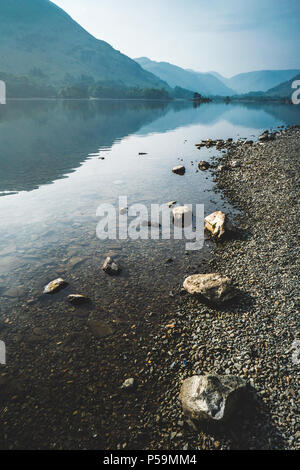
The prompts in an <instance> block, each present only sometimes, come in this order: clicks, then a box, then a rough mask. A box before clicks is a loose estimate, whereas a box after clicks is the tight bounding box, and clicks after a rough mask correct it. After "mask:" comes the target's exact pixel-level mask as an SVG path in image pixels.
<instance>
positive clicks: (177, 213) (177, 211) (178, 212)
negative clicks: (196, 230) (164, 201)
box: [172, 206, 193, 227]
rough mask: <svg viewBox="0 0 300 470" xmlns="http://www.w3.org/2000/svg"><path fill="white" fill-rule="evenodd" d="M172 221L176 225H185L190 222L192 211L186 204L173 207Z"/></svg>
mask: <svg viewBox="0 0 300 470" xmlns="http://www.w3.org/2000/svg"><path fill="white" fill-rule="evenodd" d="M172 214H173V223H174V225H176V226H177V227H187V226H189V225H191V223H192V217H193V213H192V211H191V210H190V208H189V207H187V206H180V207H175V208H174V209H173V210H172Z"/></svg>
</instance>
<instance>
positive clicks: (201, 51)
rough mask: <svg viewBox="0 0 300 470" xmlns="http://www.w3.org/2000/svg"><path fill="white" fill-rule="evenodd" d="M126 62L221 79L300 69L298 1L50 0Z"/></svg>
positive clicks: (299, 11)
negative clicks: (144, 61)
mask: <svg viewBox="0 0 300 470" xmlns="http://www.w3.org/2000/svg"><path fill="white" fill-rule="evenodd" d="M53 2H54V3H56V4H57V5H58V6H60V7H61V8H63V9H64V10H65V11H66V12H67V13H69V14H70V15H71V16H72V18H73V19H75V20H76V21H77V22H78V23H79V24H81V26H83V27H84V28H85V29H86V30H87V31H89V32H90V33H91V34H93V35H94V36H95V37H97V38H98V39H102V40H104V41H106V42H108V43H109V44H111V45H112V46H113V47H114V48H115V49H117V50H119V51H121V52H123V53H124V54H126V55H128V56H129V57H131V58H136V57H142V56H144V57H149V58H150V59H152V60H156V61H166V62H171V63H173V64H176V65H179V66H180V67H184V68H191V69H194V70H197V71H200V72H208V71H217V72H219V73H221V74H223V75H224V76H227V77H229V76H232V75H235V74H237V73H241V72H249V71H252V70H262V69H291V68H293V69H294V68H300V0H150V1H149V0H53Z"/></svg>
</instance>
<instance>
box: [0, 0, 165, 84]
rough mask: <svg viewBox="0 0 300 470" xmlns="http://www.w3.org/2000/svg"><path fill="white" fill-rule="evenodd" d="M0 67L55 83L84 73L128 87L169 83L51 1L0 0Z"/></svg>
mask: <svg viewBox="0 0 300 470" xmlns="http://www.w3.org/2000/svg"><path fill="white" fill-rule="evenodd" d="M112 27H113V25H112ZM0 71H1V72H4V73H10V74H14V75H22V74H29V75H35V76H38V77H39V78H40V79H44V80H45V81H47V82H48V83H51V84H57V83H62V82H63V81H64V80H65V79H66V77H69V78H70V76H72V77H73V78H74V79H76V78H78V77H80V76H81V75H85V76H90V77H93V78H94V79H95V80H97V81H110V82H112V81H113V82H115V83H118V84H120V85H126V86H128V87H132V86H138V87H143V88H168V85H167V84H166V83H164V82H163V81H162V80H160V79H159V78H157V77H155V76H154V75H153V74H151V73H149V72H147V71H145V70H143V69H142V67H140V66H139V65H138V64H137V63H136V62H135V61H133V60H131V59H130V58H129V57H127V56H125V55H124V54H121V53H120V52H118V51H116V50H115V49H113V48H112V47H111V46H110V45H109V44H107V43H106V42H104V41H101V40H98V39H96V38H94V37H93V36H92V35H90V34H89V33H88V32H87V31H85V30H84V29H83V28H82V27H81V26H80V25H79V24H77V23H76V22H75V21H74V20H73V19H72V18H71V17H70V16H69V15H68V14H66V13H65V12H64V11H63V10H62V9H60V8H58V7H57V6H56V5H54V4H53V3H52V2H50V1H48V0H1V10H0Z"/></svg>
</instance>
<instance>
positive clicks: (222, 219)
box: [204, 211, 226, 238]
mask: <svg viewBox="0 0 300 470" xmlns="http://www.w3.org/2000/svg"><path fill="white" fill-rule="evenodd" d="M204 220H205V228H206V230H208V231H209V232H211V234H212V235H213V236H214V237H217V238H222V237H223V236H224V235H225V230H226V214H224V212H222V211H217V212H213V214H210V215H208V216H207V217H205V219H204Z"/></svg>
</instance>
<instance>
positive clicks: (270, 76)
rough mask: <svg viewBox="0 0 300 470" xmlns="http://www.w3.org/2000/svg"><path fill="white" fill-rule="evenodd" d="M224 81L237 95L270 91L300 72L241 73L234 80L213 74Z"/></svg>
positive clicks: (268, 71) (264, 71)
mask: <svg viewBox="0 0 300 470" xmlns="http://www.w3.org/2000/svg"><path fill="white" fill-rule="evenodd" d="M211 73H212V74H213V75H215V76H216V77H218V78H219V79H220V80H222V81H223V83H224V84H225V85H227V86H228V87H230V88H233V89H234V90H235V91H236V92H237V93H249V92H251V91H268V90H269V89H270V88H273V87H276V86H277V85H279V84H281V83H283V82H285V81H287V80H290V79H292V78H293V77H295V76H296V75H297V74H299V73H300V69H299V70H297V69H296V70H260V71H257V72H249V73H241V74H239V75H235V76H234V77H232V78H225V77H222V75H220V74H218V73H217V72H211Z"/></svg>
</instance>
